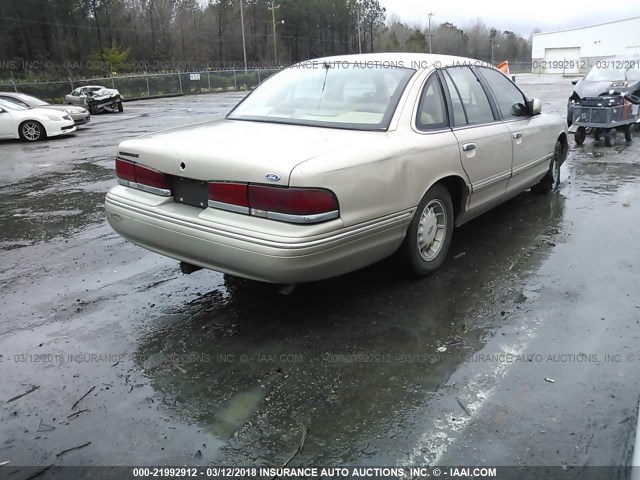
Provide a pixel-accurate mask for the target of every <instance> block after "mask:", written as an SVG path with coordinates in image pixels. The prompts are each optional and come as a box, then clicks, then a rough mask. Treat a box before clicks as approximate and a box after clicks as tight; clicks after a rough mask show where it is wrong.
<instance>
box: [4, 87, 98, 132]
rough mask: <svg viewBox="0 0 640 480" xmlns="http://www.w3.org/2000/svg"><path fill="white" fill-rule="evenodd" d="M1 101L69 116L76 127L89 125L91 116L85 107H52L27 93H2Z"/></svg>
mask: <svg viewBox="0 0 640 480" xmlns="http://www.w3.org/2000/svg"><path fill="white" fill-rule="evenodd" d="M0 100H5V101H7V102H12V103H15V104H17V105H21V106H23V107H27V108H46V109H47V110H57V111H59V112H64V113H66V114H68V115H69V116H70V117H71V118H72V119H73V122H74V123H75V125H76V126H78V125H84V124H85V123H89V121H90V120H91V114H90V113H89V111H88V110H87V109H86V108H84V107H72V106H69V105H52V104H50V103H48V102H45V101H44V100H40V99H39V98H36V97H34V96H32V95H27V94H26V93H13V92H0Z"/></svg>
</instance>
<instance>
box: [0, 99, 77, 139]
mask: <svg viewBox="0 0 640 480" xmlns="http://www.w3.org/2000/svg"><path fill="white" fill-rule="evenodd" d="M75 131H76V126H75V123H74V121H73V119H72V118H71V117H70V116H69V114H67V113H65V112H58V111H55V110H50V109H46V108H27V107H23V106H22V105H17V104H15V103H13V102H9V101H7V100H0V138H20V139H22V140H25V141H27V142H35V141H38V140H44V139H45V138H47V137H57V136H58V135H65V134H67V133H71V132H75Z"/></svg>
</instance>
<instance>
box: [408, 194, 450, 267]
mask: <svg viewBox="0 0 640 480" xmlns="http://www.w3.org/2000/svg"><path fill="white" fill-rule="evenodd" d="M453 223H454V218H453V204H452V202H451V195H449V191H448V190H447V189H446V188H445V187H444V186H443V185H434V186H433V187H431V188H430V189H429V191H428V192H427V193H426V194H425V195H424V197H422V200H421V201H420V204H419V205H418V208H417V210H416V213H415V215H414V217H413V220H412V221H411V224H410V225H409V229H408V230H407V236H406V237H405V240H404V243H403V246H402V248H403V250H404V255H405V257H406V259H407V262H408V264H409V267H410V268H411V270H412V271H413V272H414V273H415V274H416V275H420V276H425V275H429V274H430V273H433V272H435V271H436V270H437V269H438V268H440V266H441V265H442V263H443V262H444V260H445V258H446V256H447V252H448V251H449V246H450V245H451V237H452V236H453Z"/></svg>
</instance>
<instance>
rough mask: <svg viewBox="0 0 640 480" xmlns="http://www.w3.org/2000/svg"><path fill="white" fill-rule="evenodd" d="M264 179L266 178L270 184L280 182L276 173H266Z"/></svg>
mask: <svg viewBox="0 0 640 480" xmlns="http://www.w3.org/2000/svg"><path fill="white" fill-rule="evenodd" d="M264 178H266V179H267V180H269V181H270V182H277V181H278V180H280V175H278V174H277V173H267V174H266V175H265V176H264Z"/></svg>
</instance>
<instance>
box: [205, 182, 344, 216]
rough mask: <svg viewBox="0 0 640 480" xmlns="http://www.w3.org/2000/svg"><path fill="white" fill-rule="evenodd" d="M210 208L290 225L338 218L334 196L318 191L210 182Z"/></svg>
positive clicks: (319, 189) (331, 193)
mask: <svg viewBox="0 0 640 480" xmlns="http://www.w3.org/2000/svg"><path fill="white" fill-rule="evenodd" d="M209 206H210V207H214V208H219V209H222V210H230V211H232V212H238V213H245V214H250V215H254V216H257V217H264V218H270V219H273V220H282V221H285V222H293V223H316V222H322V221H325V220H330V219H332V218H337V217H338V216H339V215H340V212H339V206H338V199H337V198H336V196H335V195H334V194H333V192H331V191H330V190H325V189H321V188H283V187H269V186H265V185H252V184H246V183H226V182H211V183H209Z"/></svg>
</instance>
